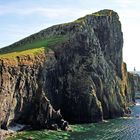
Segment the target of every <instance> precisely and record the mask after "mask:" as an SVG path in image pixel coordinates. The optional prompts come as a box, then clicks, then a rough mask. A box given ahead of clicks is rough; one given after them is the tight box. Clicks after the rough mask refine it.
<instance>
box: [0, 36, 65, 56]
mask: <svg viewBox="0 0 140 140" xmlns="http://www.w3.org/2000/svg"><path fill="white" fill-rule="evenodd" d="M66 39H67V38H66V36H54V37H49V38H47V39H39V40H35V41H33V42H31V43H25V44H24V45H21V46H16V47H10V46H9V47H5V48H2V49H1V50H0V59H2V58H14V57H16V56H21V55H35V54H38V53H40V52H42V51H46V52H48V51H49V50H51V47H53V46H54V45H56V44H57V45H59V44H61V43H64V42H65V41H66Z"/></svg>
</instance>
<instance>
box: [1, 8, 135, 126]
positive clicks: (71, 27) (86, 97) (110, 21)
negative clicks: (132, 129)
mask: <svg viewBox="0 0 140 140" xmlns="http://www.w3.org/2000/svg"><path fill="white" fill-rule="evenodd" d="M56 36H57V37H58V36H61V37H64V38H66V41H65V42H63V43H59V44H55V45H52V46H50V49H51V53H49V52H46V51H45V52H42V53H40V54H38V55H36V56H35V57H34V58H31V57H30V55H24V56H18V57H16V58H15V59H14V60H9V59H8V58H6V59H1V64H0V121H1V127H2V128H6V127H7V126H8V125H9V124H10V123H12V122H18V123H26V124H30V125H32V126H33V127H37V126H38V127H41V128H46V127H50V125H52V124H58V126H59V127H61V128H62V125H65V124H64V120H63V119H62V118H64V119H65V120H67V121H69V122H70V123H87V122H97V121H101V120H103V119H108V118H114V117H119V116H123V115H124V114H125V113H127V104H128V102H131V101H132V100H133V99H132V96H131V94H130V92H129V90H128V89H127V87H128V82H127V81H128V75H127V74H126V73H127V71H125V69H123V68H124V66H123V62H122V47H123V35H122V31H121V23H120V21H119V17H118V15H117V13H115V12H114V11H111V10H102V11H99V12H97V13H94V14H91V15H87V16H85V17H83V18H80V19H78V20H76V21H74V22H71V23H67V24H61V25H57V26H53V27H50V28H48V29H45V30H43V31H41V32H39V33H37V34H34V35H32V36H30V37H27V38H25V39H23V40H21V41H20V42H17V43H15V44H12V45H11V46H9V47H6V48H4V49H1V53H2V52H5V50H6V51H7V50H9V48H16V47H21V46H22V45H24V44H26V43H31V42H34V41H35V40H38V39H46V40H47V38H48V37H56ZM126 91H127V92H126ZM128 92H129V93H128ZM128 98H129V99H128ZM59 110H60V111H59ZM60 112H61V113H60Z"/></svg>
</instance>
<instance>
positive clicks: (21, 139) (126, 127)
mask: <svg viewBox="0 0 140 140" xmlns="http://www.w3.org/2000/svg"><path fill="white" fill-rule="evenodd" d="M131 109H132V115H131V117H129V118H119V119H113V120H107V121H106V122H102V123H94V124H82V125H72V126H71V127H72V129H73V132H63V131H60V132H56V131H49V132H48V131H47V130H43V131H30V132H23V133H22V134H18V135H17V136H16V137H13V138H10V139H9V140H27V139H28V138H29V137H31V138H32V139H33V140H140V99H138V100H137V104H136V106H134V107H131Z"/></svg>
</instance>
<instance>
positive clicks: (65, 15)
mask: <svg viewBox="0 0 140 140" xmlns="http://www.w3.org/2000/svg"><path fill="white" fill-rule="evenodd" d="M101 9H112V10H115V11H116V12H118V14H119V16H120V20H121V22H122V30H123V34H124V49H123V56H124V61H125V62H126V63H127V66H128V70H133V69H134V66H135V67H136V70H140V49H139V41H140V35H139V34H140V0H0V47H4V46H6V45H9V44H11V43H13V42H15V41H18V40H20V39H22V38H24V37H26V36H28V35H30V34H33V33H35V32H38V31H40V30H42V29H44V28H47V27H49V26H51V25H54V24H58V23H64V22H69V21H73V20H75V19H77V18H79V17H81V16H84V15H86V14H90V13H93V12H96V11H98V10H101Z"/></svg>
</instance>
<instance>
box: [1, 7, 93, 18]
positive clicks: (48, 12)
mask: <svg viewBox="0 0 140 140" xmlns="http://www.w3.org/2000/svg"><path fill="white" fill-rule="evenodd" d="M89 12H91V10H85V9H84V10H83V9H80V8H79V9H78V8H64V7H60V6H59V7H57V6H55V7H51V8H49V7H44V6H32V7H21V6H19V5H0V16H5V15H9V14H13V15H18V16H32V15H40V16H44V17H48V18H49V19H57V18H63V17H66V16H67V17H79V16H84V15H85V14H87V13H89Z"/></svg>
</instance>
